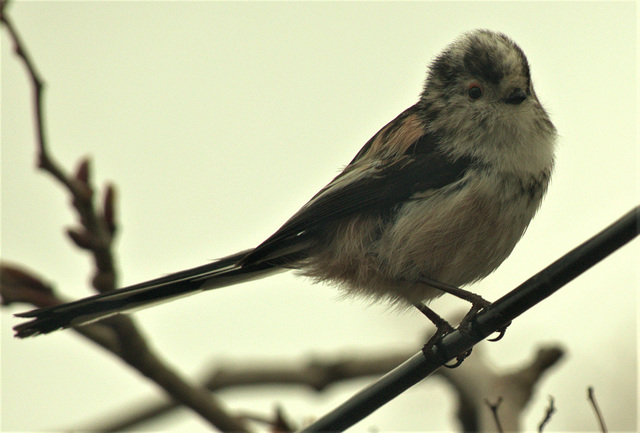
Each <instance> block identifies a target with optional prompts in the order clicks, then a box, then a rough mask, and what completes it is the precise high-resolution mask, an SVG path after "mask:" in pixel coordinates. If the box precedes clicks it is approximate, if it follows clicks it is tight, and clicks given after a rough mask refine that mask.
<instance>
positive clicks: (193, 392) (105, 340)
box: [0, 1, 246, 431]
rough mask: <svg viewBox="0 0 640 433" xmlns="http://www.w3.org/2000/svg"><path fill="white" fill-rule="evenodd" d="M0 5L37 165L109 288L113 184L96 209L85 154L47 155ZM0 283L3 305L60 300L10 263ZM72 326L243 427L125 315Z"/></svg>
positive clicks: (19, 46)
mask: <svg viewBox="0 0 640 433" xmlns="http://www.w3.org/2000/svg"><path fill="white" fill-rule="evenodd" d="M6 6H7V4H6V2H5V1H2V3H0V22H1V23H2V24H3V25H4V26H5V28H6V29H7V31H8V34H9V38H10V39H11V41H12V43H13V49H14V52H15V54H16V56H17V57H18V58H19V59H20V60H21V61H22V62H23V63H24V65H25V67H26V70H27V73H28V75H29V78H30V82H31V85H32V89H33V106H34V111H35V113H34V116H35V127H36V144H37V151H38V167H39V168H40V169H42V170H44V171H45V172H46V173H49V174H51V175H52V176H53V177H54V178H55V179H56V180H57V181H58V182H60V184H62V186H63V187H64V188H65V189H66V190H67V191H68V192H69V194H70V195H71V197H72V204H73V208H74V209H75V211H76V212H77V214H78V216H79V219H80V224H79V226H78V227H77V228H74V229H70V230H69V231H68V232H67V233H68V235H69V237H70V238H71V240H73V242H74V243H75V244H76V245H77V246H79V247H80V248H82V249H85V250H86V251H87V252H89V253H90V254H91V255H92V257H93V259H94V262H95V266H96V270H95V273H94V276H93V286H94V287H95V288H96V290H98V291H100V292H104V291H107V290H113V289H115V288H116V271H115V266H114V260H113V254H112V246H113V236H114V234H115V231H116V223H115V193H114V188H113V186H111V185H110V186H108V187H107V189H106V193H105V195H104V201H103V205H102V207H101V208H100V209H96V207H95V206H94V202H93V197H94V189H93V187H92V186H91V183H90V178H91V176H90V170H89V162H88V160H86V159H85V160H83V161H82V162H81V163H80V165H79V168H78V170H77V171H76V173H75V175H73V176H71V175H69V174H67V173H65V170H63V169H62V167H61V166H60V165H59V164H58V163H57V162H56V161H55V160H54V159H53V157H52V156H51V154H50V152H49V148H48V142H47V136H46V130H45V121H44V109H43V99H44V89H45V85H44V81H43V80H42V78H41V77H40V74H39V73H38V72H37V69H36V67H35V65H34V62H33V60H32V59H31V57H30V55H29V53H28V52H27V50H26V48H25V45H24V43H23V41H22V39H21V38H20V36H19V35H18V33H17V31H16V29H15V27H14V25H13V23H12V21H11V19H10V18H9V16H8V15H7V13H6ZM0 288H1V292H0V293H1V295H2V302H3V304H5V305H7V304H10V303H12V302H23V303H28V304H31V305H33V306H35V307H43V306H49V305H55V304H57V303H61V302H63V300H62V299H60V298H58V297H57V296H56V295H55V294H54V292H53V290H52V289H51V288H50V287H49V286H48V285H46V284H44V283H42V281H41V280H40V279H39V278H37V277H34V276H33V275H30V274H29V273H27V272H26V271H24V270H21V269H18V268H17V267H13V266H4V267H3V269H2V285H1V287H0ZM75 330H76V332H78V333H80V334H81V335H83V336H84V337H86V338H88V339H89V340H91V341H93V342H94V343H97V344H99V345H101V346H102V347H104V348H105V349H107V350H109V351H111V352H112V353H114V354H115V355H117V356H119V357H120V358H121V359H122V360H124V361H125V362H126V363H127V364H129V365H130V366H132V367H134V368H135V369H137V370H138V371H139V372H140V373H142V374H143V375H144V376H146V377H148V378H149V379H150V380H152V381H154V382H155V383H156V384H157V385H158V386H160V387H161V388H162V389H163V390H164V391H165V392H166V393H167V394H168V395H169V396H170V397H171V398H172V399H174V400H176V401H178V402H180V403H181V404H183V405H185V406H187V407H189V408H191V409H192V410H194V411H195V412H197V413H198V414H199V415H200V416H202V417H203V418H204V419H206V420H207V421H208V422H210V423H211V424H212V425H213V426H215V427H217V428H218V429H220V430H223V431H246V429H245V425H244V423H243V422H242V421H240V420H238V419H237V418H235V417H233V416H231V415H230V414H229V413H227V411H226V410H224V409H223V408H222V406H221V404H220V403H219V402H218V401H217V400H216V399H214V398H213V397H212V396H211V394H210V393H209V392H208V391H207V390H206V389H205V388H204V387H201V386H198V385H196V384H192V383H189V382H188V381H187V380H185V379H184V378H182V377H181V376H180V375H179V374H177V373H176V372H175V371H174V370H173V369H171V368H169V367H168V366H167V365H166V364H165V363H164V362H163V361H161V360H160V358H159V357H158V356H157V355H156V354H155V353H153V351H152V350H151V349H150V347H149V345H148V344H147V342H146V339H145V338H144V337H143V336H142V335H141V333H140V332H139V331H138V328H137V326H136V325H135V324H134V322H133V321H132V320H131V318H129V317H127V316H116V317H111V318H108V319H106V320H103V321H101V322H98V323H96V324H94V325H90V326H85V327H79V328H76V329H75Z"/></svg>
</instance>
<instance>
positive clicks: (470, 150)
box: [15, 30, 556, 337]
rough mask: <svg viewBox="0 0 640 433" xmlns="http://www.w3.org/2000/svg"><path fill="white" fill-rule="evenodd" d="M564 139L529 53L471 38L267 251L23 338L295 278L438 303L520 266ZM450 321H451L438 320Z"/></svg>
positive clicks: (123, 296) (190, 273) (32, 325)
mask: <svg viewBox="0 0 640 433" xmlns="http://www.w3.org/2000/svg"><path fill="white" fill-rule="evenodd" d="M555 139H556V130H555V127H554V126H553V124H552V123H551V121H550V120H549V117H548V115H547V113H546V112H545V110H544V108H543V107H542V105H541V104H540V101H539V100H538V98H537V96H536V93H535V91H534V89H533V83H532V81H531V73H530V70H529V63H528V61H527V58H526V57H525V54H524V53H523V51H522V50H521V49H520V48H519V47H518V45H516V44H515V43H514V42H513V41H512V40H511V39H509V38H508V37H507V36H505V35H503V34H501V33H496V32H493V31H488V30H475V31H471V32H469V33H466V34H464V35H462V36H461V37H460V38H459V39H457V40H455V41H454V42H453V43H452V44H451V45H449V46H448V47H446V48H445V49H444V51H442V53H440V54H439V55H438V56H437V57H436V58H435V60H433V62H432V63H431V65H430V66H429V68H428V74H427V78H426V81H425V84H424V88H423V90H422V93H421V94H420V97H419V100H418V102H417V103H416V104H415V105H413V106H411V107H410V108H408V109H406V110H405V111H404V112H402V113H401V114H400V115H399V116H398V117H396V118H395V119H393V120H392V121H391V122H389V123H388V124H387V125H385V126H384V127H383V128H382V129H381V130H380V131H378V132H377V133H376V134H375V135H374V136H373V137H372V138H371V139H370V140H369V141H368V142H367V143H366V144H365V145H364V147H363V148H362V149H361V150H360V152H358V154H357V155H356V156H355V158H354V159H353V160H352V161H351V162H350V163H349V164H348V165H347V166H346V168H345V169H344V170H343V171H342V172H341V173H340V174H339V175H338V176H336V177H335V178H334V179H333V180H332V181H331V182H330V183H329V184H328V185H327V186H325V187H324V188H323V189H322V190H320V191H319V192H318V193H317V194H316V195H315V196H313V198H311V200H309V202H308V203H307V204H305V205H304V206H303V207H302V208H301V209H300V210H299V211H298V212H297V213H296V214H295V215H293V216H292V217H291V218H290V219H289V220H288V221H287V222H286V223H285V224H284V225H283V226H282V227H280V229H278V230H277V231H276V232H275V233H274V234H273V235H271V236H270V237H269V238H267V239H266V240H265V241H264V242H263V243H261V244H260V245H258V246H257V247H255V248H253V249H249V250H246V251H242V252H240V253H237V254H233V255H230V256H227V257H225V258H222V259H220V260H217V261H214V262H211V263H208V264H205V265H203V266H200V267H197V268H193V269H188V270H185V271H181V272H177V273H174V274H170V275H168V276H165V277H162V278H158V279H155V280H151V281H147V282H144V283H140V284H136V285H133V286H129V287H125V288H122V289H118V290H114V291H111V292H105V293H102V294H98V295H95V296H91V297H88V298H85V299H80V300H78V301H74V302H70V303H68V304H63V305H58V306H54V307H48V308H41V309H38V310H33V311H29V312H26V313H20V314H18V315H17V316H19V317H24V318H30V319H32V320H30V321H28V322H25V323H22V324H19V325H18V326H16V327H15V330H16V334H17V336H18V337H27V336H31V335H37V334H46V333H49V332H52V331H54V330H56V329H60V328H67V327H70V326H77V325H81V324H83V323H87V322H90V321H95V320H99V319H101V318H104V317H107V316H109V315H112V314H116V313H123V312H127V311H131V310H133V309H137V308H140V307H143V306H145V305H147V304H153V303H157V302H160V301H167V300H171V299H173V298H177V297H180V296H184V295H186V294H190V293H195V292H199V291H203V290H209V289H216V288H220V287H224V286H229V285H233V284H239V283H242V282H245V281H249V280H252V279H255V278H261V277H264V276H267V275H271V274H273V273H275V272H279V271H284V270H296V271H297V272H299V273H300V274H302V275H305V276H308V277H311V278H313V279H314V280H316V281H323V282H328V283H331V284H335V285H337V286H339V287H340V288H342V289H343V290H345V291H347V292H348V293H355V294H361V295H364V296H367V297H371V298H376V299H380V300H386V301H391V302H393V303H396V304H406V305H416V306H419V308H420V309H421V310H422V311H423V312H425V314H427V315H428V316H429V317H430V318H432V320H433V319H434V318H436V319H437V317H438V316H437V315H435V313H433V312H432V311H431V310H430V309H429V308H428V307H426V306H425V305H424V303H425V302H427V301H429V300H431V299H433V298H435V297H438V296H440V295H442V294H443V293H444V292H449V293H452V294H454V295H456V296H459V297H462V298H464V299H467V300H470V301H471V302H472V303H473V304H474V306H473V308H472V309H474V308H475V310H478V309H480V308H482V307H485V306H486V301H483V300H482V298H480V297H478V296H477V295H473V294H471V293H470V292H467V291H465V290H462V289H460V288H459V287H460V286H463V285H466V284H469V283H472V282H474V281H477V280H479V279H481V278H484V277H486V276H487V275H489V274H490V273H491V272H493V271H494V270H495V269H496V268H497V267H498V266H499V265H500V264H501V263H502V262H503V261H504V260H505V259H506V258H507V256H509V254H510V253H511V251H512V250H513V248H514V247H515V245H516V243H517V242H518V240H519V239H520V238H521V237H522V235H523V233H524V232H525V230H526V228H527V226H528V224H529V222H530V221H531V219H532V218H533V216H534V214H535V213H536V211H537V210H538V208H539V206H540V203H541V200H542V198H543V196H544V194H545V192H546V190H547V186H548V183H549V177H550V175H551V172H552V169H553V164H554V143H555ZM435 321H436V322H437V320H435Z"/></svg>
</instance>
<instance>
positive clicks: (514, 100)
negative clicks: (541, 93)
mask: <svg viewBox="0 0 640 433" xmlns="http://www.w3.org/2000/svg"><path fill="white" fill-rule="evenodd" d="M525 99H527V94H526V93H525V91H524V90H522V89H521V88H519V87H516V88H515V89H513V90H512V91H511V93H510V94H509V96H507V97H506V98H504V99H503V101H504V102H506V103H507V104H513V105H520V104H521V103H522V101H524V100H525Z"/></svg>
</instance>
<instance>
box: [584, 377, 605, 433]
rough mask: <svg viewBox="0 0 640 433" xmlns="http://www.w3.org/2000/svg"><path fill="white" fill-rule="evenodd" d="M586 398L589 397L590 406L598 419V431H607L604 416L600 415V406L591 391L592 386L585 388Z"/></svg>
mask: <svg viewBox="0 0 640 433" xmlns="http://www.w3.org/2000/svg"><path fill="white" fill-rule="evenodd" d="M587 398H588V399H589V402H591V407H593V411H594V412H595V414H596V418H597V419H598V424H599V425H600V431H601V432H602V433H607V426H606V425H605V423H604V417H603V416H602V412H600V407H599V406H598V402H597V401H596V395H595V392H594V391H593V387H592V386H590V387H589V388H588V389H587Z"/></svg>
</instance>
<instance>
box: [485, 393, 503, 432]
mask: <svg viewBox="0 0 640 433" xmlns="http://www.w3.org/2000/svg"><path fill="white" fill-rule="evenodd" d="M484 402H485V404H486V405H487V406H489V409H491V413H492V414H493V420H494V421H495V422H496V428H497V429H498V432H499V433H503V430H502V424H500V417H499V416H498V408H499V407H500V405H501V404H502V397H498V399H497V400H496V402H495V403H491V402H490V401H489V400H486V399H485V400H484Z"/></svg>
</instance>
